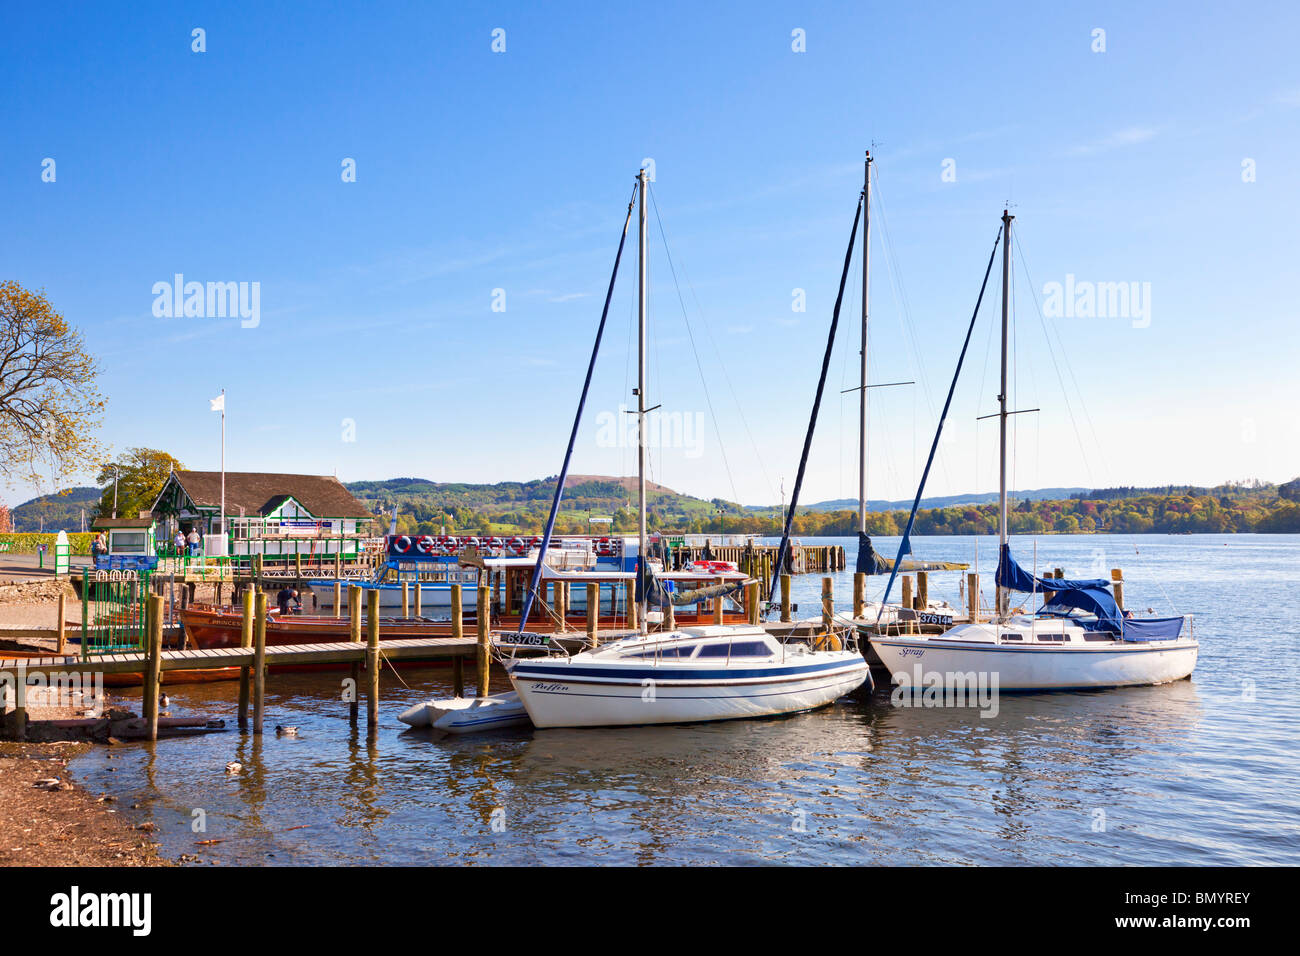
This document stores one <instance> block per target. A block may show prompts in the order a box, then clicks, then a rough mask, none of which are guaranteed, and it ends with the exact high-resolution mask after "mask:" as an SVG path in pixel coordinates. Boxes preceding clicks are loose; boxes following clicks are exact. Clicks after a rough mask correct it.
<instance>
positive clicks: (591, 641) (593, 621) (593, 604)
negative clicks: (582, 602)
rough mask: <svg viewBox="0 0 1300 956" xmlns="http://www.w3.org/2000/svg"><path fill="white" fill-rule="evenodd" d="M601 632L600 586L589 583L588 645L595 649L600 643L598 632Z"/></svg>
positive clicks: (592, 582)
mask: <svg viewBox="0 0 1300 956" xmlns="http://www.w3.org/2000/svg"><path fill="white" fill-rule="evenodd" d="M598 630H600V585H599V584H597V583H596V582H595V581H588V582H587V644H588V645H590V646H591V647H595V646H596V645H597V643H599V638H597V637H596V632H597V631H598Z"/></svg>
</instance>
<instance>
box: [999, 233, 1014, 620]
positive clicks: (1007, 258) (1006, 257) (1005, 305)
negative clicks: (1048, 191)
mask: <svg viewBox="0 0 1300 956" xmlns="http://www.w3.org/2000/svg"><path fill="white" fill-rule="evenodd" d="M1015 218H1016V217H1015V216H1013V215H1011V213H1010V211H1009V210H1006V209H1004V210H1002V388H1001V391H1000V392H999V394H998V561H999V562H1001V560H1002V554H1003V551H1004V549H1005V548H1006V546H1007V328H1008V324H1009V323H1008V316H1009V315H1010V311H1011V220H1013V219H1015ZM1007 597H1008V595H1007V589H1006V588H1004V587H999V588H998V619H999V620H1003V619H1005V618H1006V616H1007V605H1008V601H1007Z"/></svg>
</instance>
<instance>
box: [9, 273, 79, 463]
mask: <svg viewBox="0 0 1300 956" xmlns="http://www.w3.org/2000/svg"><path fill="white" fill-rule="evenodd" d="M98 373H99V369H98V367H97V366H96V364H95V360H94V359H93V358H91V356H90V355H89V354H88V353H87V352H86V348H85V345H84V343H83V342H82V338H81V333H80V332H78V331H77V330H76V329H74V328H73V327H72V326H70V325H69V324H68V323H67V322H66V321H64V318H63V316H62V315H60V314H59V313H58V312H56V311H55V310H54V307H53V306H52V305H51V304H50V300H49V299H47V298H46V297H45V295H44V293H41V292H28V291H27V290H26V289H24V288H23V287H22V286H20V285H19V284H18V283H17V282H14V281H6V282H0V479H3V480H4V481H5V482H6V483H14V482H25V483H28V484H32V485H41V484H44V483H45V482H46V481H47V480H48V482H49V483H51V484H53V485H54V486H55V487H57V486H58V485H59V484H60V483H61V482H62V481H63V480H64V479H66V478H67V477H68V476H69V475H71V474H74V473H76V472H80V471H84V470H85V469H86V467H87V466H88V465H95V464H98V462H99V460H100V458H101V457H102V454H103V451H102V449H101V446H100V445H99V442H98V440H97V439H96V437H95V434H96V431H97V429H98V427H99V424H100V421H101V420H102V417H103V412H104V399H103V397H102V396H101V395H100V394H99V389H98V385H97V378H98Z"/></svg>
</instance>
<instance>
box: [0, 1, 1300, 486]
mask: <svg viewBox="0 0 1300 956" xmlns="http://www.w3.org/2000/svg"><path fill="white" fill-rule="evenodd" d="M196 27H197V28H202V29H203V30H204V31H205V40H206V51H205V52H202V53H196V52H193V51H192V49H191V44H192V38H191V31H192V30H193V29H194V28H196ZM498 28H500V29H503V30H504V31H505V47H506V48H505V52H501V53H498V52H493V50H492V42H493V38H492V31H493V30H494V29H498ZM1096 29H1103V30H1104V31H1105V51H1104V52H1094V50H1093V46H1094V45H1096V40H1095V38H1094V36H1093V31H1094V30H1096ZM795 30H802V31H803V35H804V37H805V46H806V49H805V51H804V52H795V51H794V50H793V49H792V43H793V42H794V41H793V40H792V31H795ZM1297 35H1300V13H1298V12H1297V9H1296V8H1295V7H1294V6H1293V5H1289V4H1260V5H1255V6H1252V7H1251V8H1250V11H1249V13H1248V14H1243V13H1238V12H1235V11H1232V10H1230V9H1228V8H1225V7H1223V6H1222V5H1221V4H1210V3H1198V4H1159V3H1152V4H1142V5H1140V6H1139V7H1137V8H1134V7H1133V5H1130V4H1118V3H1117V4H1097V3H1090V4H1023V5H1014V4H1012V5H995V6H993V7H989V6H987V5H983V6H971V7H968V8H964V9H963V8H954V7H949V6H946V5H929V4H905V5H904V4H900V5H889V6H887V7H882V6H881V5H866V4H817V5H816V6H815V7H814V8H812V9H805V8H802V7H799V6H796V5H778V4H765V3H746V4H735V5H707V6H705V7H702V5H699V4H685V3H683V4H675V3H658V4H654V5H652V6H650V7H640V8H638V7H636V6H628V5H624V6H615V5H606V4H589V5H588V4H568V5H565V4H554V5H551V4H548V5H545V6H542V5H537V4H495V5H485V6H481V7H476V8H474V9H466V8H465V7H464V6H462V5H455V6H453V5H434V4H384V3H368V4H364V5H362V4H355V5H345V4H334V5H330V6H328V7H325V6H316V7H307V6H300V5H294V4H273V3H256V4H220V5H218V4H212V5H182V4H176V5H172V4H155V5H149V4H132V5H121V6H107V5H96V6H90V5H76V4H42V5H39V6H28V7H17V6H15V5H8V6H7V7H6V8H5V10H4V13H3V14H0V91H2V93H3V96H2V98H0V111H3V116H2V117H0V120H2V123H3V127H2V128H3V129H4V130H5V135H4V137H3V141H0V202H2V203H3V208H4V209H5V212H6V215H5V221H6V228H4V229H3V230H0V263H2V264H3V268H0V273H3V275H4V277H5V278H13V279H16V280H17V281H19V282H20V283H21V284H23V285H24V286H26V287H28V288H43V289H44V290H45V291H46V293H47V294H48V295H49V297H50V298H51V300H52V301H53V303H54V304H55V306H56V307H57V308H58V309H60V310H61V311H62V312H63V314H64V316H65V317H66V318H68V319H69V320H70V321H71V322H73V323H74V324H75V325H77V326H78V327H79V328H81V329H82V330H83V332H84V334H85V337H86V340H87V342H88V343H89V345H90V347H91V348H92V349H93V350H94V352H95V353H96V354H97V355H99V356H100V358H101V362H102V368H103V374H102V381H103V386H104V391H105V393H106V394H107V396H108V398H109V410H108V415H107V418H106V422H105V428H104V435H103V437H104V439H105V440H106V441H107V442H109V443H111V445H113V446H114V447H115V448H118V449H122V448H126V447H130V446H133V445H145V446H152V447H159V448H165V449H167V450H169V451H171V452H172V453H174V454H176V455H177V456H178V457H179V458H181V460H182V461H184V462H185V464H186V465H188V466H190V467H195V468H215V467H217V464H218V453H219V442H218V439H219V418H218V416H217V415H215V414H213V413H211V412H209V411H208V404H207V400H208V399H209V398H211V397H212V396H214V395H216V394H217V393H218V391H219V390H220V389H221V388H225V389H226V390H227V392H228V395H229V399H228V403H229V417H228V420H227V425H228V445H227V465H228V467H229V468H231V469H232V470H233V469H238V470H266V471H307V472H314V473H322V474H329V473H334V472H337V474H338V475H339V476H340V477H341V478H343V479H344V480H352V479H360V478H385V477H395V476H420V477H427V478H431V479H435V480H463V481H500V480H509V479H527V478H533V477H540V476H543V475H548V474H554V473H555V472H556V471H557V470H558V468H559V463H560V458H561V455H562V452H563V447H564V440H565V438H566V437H567V432H568V428H569V421H570V419H571V416H572V410H573V407H574V403H575V401H576V398H577V392H578V389H579V387H580V385H581V379H582V371H583V368H584V366H585V361H586V355H587V351H588V350H589V348H590V341H591V338H592V335H593V334H594V330H595V326H596V322H597V320H598V318H599V313H600V305H601V298H602V296H603V293H604V288H605V284H606V282H607V281H608V275H609V269H610V266H611V264H612V261H613V255H614V250H615V245H616V242H617V235H618V228H619V226H620V225H621V222H622V217H623V214H624V210H625V208H626V202H627V199H628V196H629V195H630V191H631V186H632V182H633V177H634V175H635V173H636V170H637V168H638V166H639V165H640V164H641V162H642V160H643V159H646V158H649V159H652V160H653V161H654V168H655V177H656V182H655V184H654V187H653V190H654V195H655V199H656V202H657V204H658V211H659V213H660V219H656V217H655V216H654V214H653V211H652V214H651V219H650V229H651V243H650V275H651V294H650V299H651V323H652V334H651V338H652V344H653V349H652V355H651V387H650V389H649V390H648V391H649V399H650V401H651V402H652V403H657V402H662V403H663V405H664V412H665V413H667V414H669V415H674V416H676V417H675V418H670V419H666V421H668V422H670V423H674V422H675V423H678V424H680V425H682V430H681V431H680V432H677V433H675V434H676V435H677V437H678V438H679V439H680V440H675V441H669V442H667V444H670V445H677V446H680V447H667V448H661V449H656V450H655V451H654V452H653V453H652V455H651V461H652V471H653V475H652V477H653V478H654V479H655V480H658V481H661V482H663V483H665V484H667V485H669V486H671V487H674V488H677V489H679V490H682V491H686V492H689V493H693V494H697V495H701V496H704V497H713V496H722V497H726V498H735V499H739V500H741V501H743V502H745V503H751V504H758V503H769V502H773V501H775V500H776V499H777V497H778V496H779V494H780V490H779V489H780V483H781V481H782V479H784V481H785V486H786V490H787V494H788V491H789V488H790V487H791V485H792V484H793V478H794V472H795V467H796V464H797V458H798V451H799V448H800V446H801V443H802V439H803V429H804V425H805V422H806V417H807V414H808V410H809V407H810V405H811V401H812V394H813V387H814V384H815V377H816V373H817V369H818V367H819V363H820V358H821V351H822V348H823V346H824V342H825V335H826V330H827V328H828V325H829V321H830V315H831V308H832V305H833V301H834V295H835V288H836V283H837V282H838V279H839V271H840V266H841V262H842V258H843V254H844V245H845V243H846V241H847V239H848V232H849V226H850V224H851V222H852V218H853V210H854V203H855V202H856V197H857V192H858V189H859V187H860V183H861V168H862V167H861V159H862V153H863V150H864V148H867V147H869V146H870V145H871V144H872V143H873V142H874V143H876V144H877V145H876V147H875V149H874V150H873V153H874V155H875V156H876V159H877V171H878V174H879V189H878V190H877V198H878V199H879V200H880V202H879V203H878V205H877V207H876V209H875V210H874V211H873V237H872V266H873V270H872V286H871V288H872V335H871V347H870V356H871V365H872V376H873V378H874V379H875V380H876V381H896V380H916V382H917V384H916V385H914V386H906V387H899V388H892V389H881V390H877V391H876V392H875V393H874V394H873V396H872V415H871V436H872V437H871V446H870V447H871V469H870V478H869V493H870V494H871V496H872V497H888V498H903V497H907V496H910V495H911V493H912V492H913V490H914V488H915V482H916V479H917V477H918V475H919V471H920V465H921V464H922V462H923V459H924V453H925V450H926V447H927V446H928V443H929V439H930V435H931V433H932V430H933V427H934V424H935V420H936V417H937V413H938V409H939V407H940V405H941V403H942V397H943V392H944V390H945V389H946V387H947V381H948V379H949V377H950V375H951V371H952V366H953V362H954V361H955V358H956V353H957V350H958V348H959V346H960V340H961V335H962V333H963V331H964V327H965V323H966V321H967V319H968V317H969V314H970V310H971V307H972V305H973V303H974V298H975V294H976V292H977V290H978V287H979V280H980V277H981V275H982V270H983V268H984V264H985V262H986V260H987V256H988V252H989V249H990V247H991V243H992V241H993V237H994V234H995V233H996V230H997V226H998V216H999V215H1000V213H1001V210H1002V208H1003V205H1004V204H1005V203H1006V202H1007V201H1008V200H1009V201H1011V202H1012V203H1014V207H1013V209H1012V211H1013V213H1014V214H1015V215H1016V217H1017V220H1016V227H1017V235H1018V240H1019V245H1020V249H1021V250H1023V265H1022V262H1021V258H1022V257H1021V255H1020V253H1019V252H1018V253H1017V256H1016V259H1017V265H1016V287H1017V289H1016V297H1015V316H1016V328H1015V339H1014V341H1015V345H1016V349H1015V362H1014V368H1015V374H1014V386H1015V388H1014V392H1013V399H1012V401H1013V404H1014V405H1015V406H1017V407H1021V408H1030V407H1039V408H1041V409H1042V411H1040V412H1038V413H1037V414H1032V415H1023V416H1019V417H1018V418H1017V419H1016V421H1015V452H1016V454H1015V466H1014V477H1015V482H1014V483H1015V484H1016V485H1017V486H1019V487H1041V486H1051V485H1093V486H1104V485H1113V484H1138V485H1145V484H1157V483H1165V482H1180V483H1181V482H1194V483H1215V482H1219V481H1224V480H1229V479H1244V478H1252V477H1260V478H1264V479H1267V480H1286V479H1289V478H1292V477H1295V476H1296V475H1297V474H1300V455H1297V448H1300V422H1298V420H1297V416H1296V410H1297V409H1298V408H1300V384H1297V377H1296V375H1295V366H1296V358H1297V354H1298V353H1300V348H1298V347H1300V332H1298V331H1297V328H1298V327H1300V322H1298V321H1297V320H1298V319H1300V314H1298V313H1300V305H1297V295H1296V290H1297V286H1298V283H1297V270H1298V268H1300V267H1298V266H1297V263H1298V262H1300V256H1298V255H1297V253H1300V249H1298V248H1297V245H1298V244H1297V241H1296V239H1297V223H1298V222H1300V190H1297V188H1296V184H1297V181H1298V174H1300V61H1297V60H1296V58H1295V56H1294V49H1293V46H1294V38H1295V37H1296V36H1297ZM46 158H52V159H54V160H55V164H56V166H55V169H56V178H55V181H54V182H43V181H42V177H41V173H42V163H43V160H45V159H46ZM348 158H350V159H353V160H355V163H356V181H355V182H343V181H342V177H341V169H342V163H343V161H344V160H345V159H348ZM949 160H950V161H951V162H949V163H947V164H945V161H949ZM1247 161H1249V163H1248V165H1249V166H1251V168H1253V170H1254V181H1249V182H1248V181H1244V179H1243V163H1246V162H1247ZM945 169H949V170H955V177H952V176H950V177H949V178H950V179H951V180H952V181H945V179H944V177H943V173H944V170H945ZM1246 178H1249V177H1246ZM660 221H662V225H663V229H664V231H665V232H666V235H667V239H668V249H669V251H670V252H671V254H672V257H673V264H674V265H675V266H676V267H677V283H676V284H675V283H674V280H673V276H672V274H671V272H670V269H669V267H668V263H667V259H666V257H665V253H664V246H663V243H662V240H661V238H660V233H659V228H660V225H659V224H660ZM628 251H629V256H631V258H629V259H628V260H627V262H626V264H625V269H624V271H623V274H622V277H621V280H620V283H619V287H618V291H617V293H616V295H615V300H614V304H613V308H612V310H611V326H610V330H609V333H608V338H607V340H606V348H605V350H604V353H603V355H602V361H601V365H600V367H599V372H598V375H597V377H596V380H595V382H594V384H593V392H592V397H591V400H590V403H589V406H588V416H587V419H586V423H585V424H584V427H583V431H582V433H581V436H580V439H579V443H578V449H577V454H576V457H575V462H574V469H573V470H574V471H575V472H580V473H602V474H613V473H628V472H632V471H634V470H635V456H634V454H633V450H632V449H631V448H628V447H619V445H620V443H619V442H617V441H615V442H612V443H611V442H610V441H609V440H608V438H607V437H606V438H604V439H602V436H601V434H600V431H599V429H598V419H599V417H600V416H601V414H602V413H604V420H609V419H611V418H616V417H618V416H619V408H620V403H622V404H624V405H630V404H631V403H632V402H633V399H632V397H631V395H630V388H631V385H632V383H633V381H634V377H635V376H634V369H635V366H634V356H633V355H632V354H631V353H630V352H629V343H633V342H634V340H633V339H630V338H629V332H630V329H631V325H630V321H631V318H632V312H631V309H632V306H633V304H634V295H635V272H634V270H633V268H632V266H633V265H634V261H635V260H634V246H633V245H632V244H631V243H630V244H629V250H628ZM859 251H860V250H859ZM856 256H857V253H856V252H855V266H854V269H853V275H852V276H851V279H850V283H849V289H848V291H847V293H846V307H845V312H844V315H843V316H842V319H841V336H840V338H839V341H838V342H837V350H836V353H835V357H834V359H833V362H832V366H831V368H832V372H831V381H830V383H829V385H828V389H827V397H826V400H825V403H824V405H823V414H822V418H821V424H820V426H819V431H818V435H817V440H816V443H815V446H814V454H813V460H812V465H811V468H810V473H809V478H808V480H807V483H806V487H805V492H804V500H806V501H813V500H818V499H825V498H832V497H850V496H853V495H854V494H856V475H855V471H854V469H855V462H856V449H855V444H854V443H855V434H856V419H855V416H856V403H855V401H854V399H853V398H852V396H844V397H842V396H841V395H840V390H841V389H842V388H847V387H849V386H851V385H853V384H854V381H855V377H856V372H855V364H856V356H855V351H856V348H857V342H856V339H857V334H858V321H859V320H858V315H857V309H858V306H857V302H858V295H859V292H858V269H859V267H858V266H857V265H856ZM1026 267H1027V268H1026ZM176 273H181V274H183V275H184V276H185V277H186V279H187V280H191V281H200V282H208V281H215V282H257V283H259V284H260V286H259V287H260V323H259V324H258V325H257V327H256V328H242V327H241V324H240V322H239V320H238V319H230V318H215V317H208V318H195V317H191V318H175V317H172V318H167V317H156V316H155V315H154V314H153V305H154V298H155V297H154V294H153V292H152V289H153V287H154V284H155V283H157V282H160V281H171V279H172V277H173V275H174V274H176ZM1067 275H1071V276H1074V277H1075V280H1076V281H1082V282H1092V283H1102V282H1125V283H1130V282H1132V283H1137V284H1138V286H1137V287H1138V288H1139V289H1145V290H1149V291H1148V293H1147V294H1148V295H1149V306H1150V308H1149V313H1148V314H1147V315H1146V316H1145V317H1141V316H1139V317H1136V318H1134V317H1130V316H1121V317H1109V318H1098V317H1091V318H1089V317H1079V316H1077V315H1076V316H1064V317H1060V318H1057V317H1050V316H1049V317H1047V318H1042V319H1040V316H1039V309H1041V308H1043V306H1044V300H1045V296H1044V291H1043V290H1044V287H1045V286H1046V285H1047V284H1048V283H1051V282H1060V283H1064V282H1065V281H1066V277H1067ZM679 287H680V290H681V300H679V295H678V288H679ZM496 289H503V290H505V311H504V312H501V311H493V308H492V306H493V301H494V298H493V296H494V292H493V290H496ZM796 289H802V290H804V292H805V295H806V303H807V309H806V311H805V312H802V313H801V312H796V311H794V310H793V309H792V303H793V301H794V295H795V293H794V290H796ZM683 300H684V302H685V305H686V310H685V311H686V319H688V320H689V326H688V324H687V321H686V320H684V318H683V309H682V305H681V301H683ZM498 301H499V299H498ZM998 303H999V297H998V295H997V294H996V292H995V293H994V294H992V295H991V296H990V298H989V299H988V301H986V304H985V311H984V313H983V314H982V317H981V321H980V325H979V326H978V328H977V330H976V333H975V336H974V339H973V344H972V348H971V356H970V359H969V362H968V367H967V371H966V373H965V375H964V377H963V380H962V384H961V386H960V388H959V391H958V395H957V400H956V402H955V405H954V410H953V413H952V416H951V417H950V419H949V432H950V439H949V440H948V441H946V442H945V443H944V444H943V446H942V455H941V458H940V462H939V465H938V466H937V468H936V470H935V473H934V475H933V477H932V480H931V484H930V487H929V491H930V492H931V493H934V494H946V493H957V492H966V491H974V490H993V489H994V488H995V487H996V460H995V454H996V447H995V442H996V424H995V423H994V422H992V421H989V422H983V423H979V424H977V423H976V421H975V417H976V416H977V415H979V414H985V413H987V412H990V411H992V410H994V408H995V407H996V399H995V396H996V393H997V356H996V337H995V334H994V337H992V338H991V337H990V334H991V333H994V324H995V322H996V318H997V308H998ZM692 336H693V338H694V343H695V349H692V344H691V343H692ZM1049 342H1050V343H1051V350H1049V347H1048V343H1049ZM990 346H991V347H990ZM697 354H698V363H699V364H698V366H697V359H696V355H697ZM1053 356H1054V358H1053ZM700 366H702V368H703V373H704V374H703V379H702V377H701V374H700ZM1062 383H1063V384H1062ZM345 420H349V421H351V422H352V423H353V428H352V430H351V433H350V434H349V431H348V428H347V426H346V425H345ZM666 431H669V432H672V431H673V429H671V428H668V429H666ZM683 436H684V437H683ZM349 437H351V438H354V439H355V440H344V439H345V438H349ZM670 437H672V436H671V435H670ZM611 444H613V446H614V447H609V446H610V445H611ZM31 491H32V489H30V488H25V487H16V488H11V489H9V490H8V491H7V492H6V493H5V494H6V496H7V497H8V498H9V499H10V503H14V502H17V501H21V500H23V499H24V498H25V497H27V496H28V495H29V493H30V492H31Z"/></svg>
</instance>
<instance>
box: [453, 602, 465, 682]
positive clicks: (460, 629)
mask: <svg viewBox="0 0 1300 956" xmlns="http://www.w3.org/2000/svg"><path fill="white" fill-rule="evenodd" d="M462 600H463V597H462V595H461V586H460V585H459V584H453V585H452V586H451V636H452V640H454V641H457V642H458V643H459V642H460V641H463V640H464V639H465V619H464V609H463V608H462V606H461V601H462ZM457 651H458V652H459V648H457ZM451 685H452V696H454V697H464V696H465V659H464V658H463V657H461V655H460V653H457V654H456V656H455V657H453V658H452V659H451Z"/></svg>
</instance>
